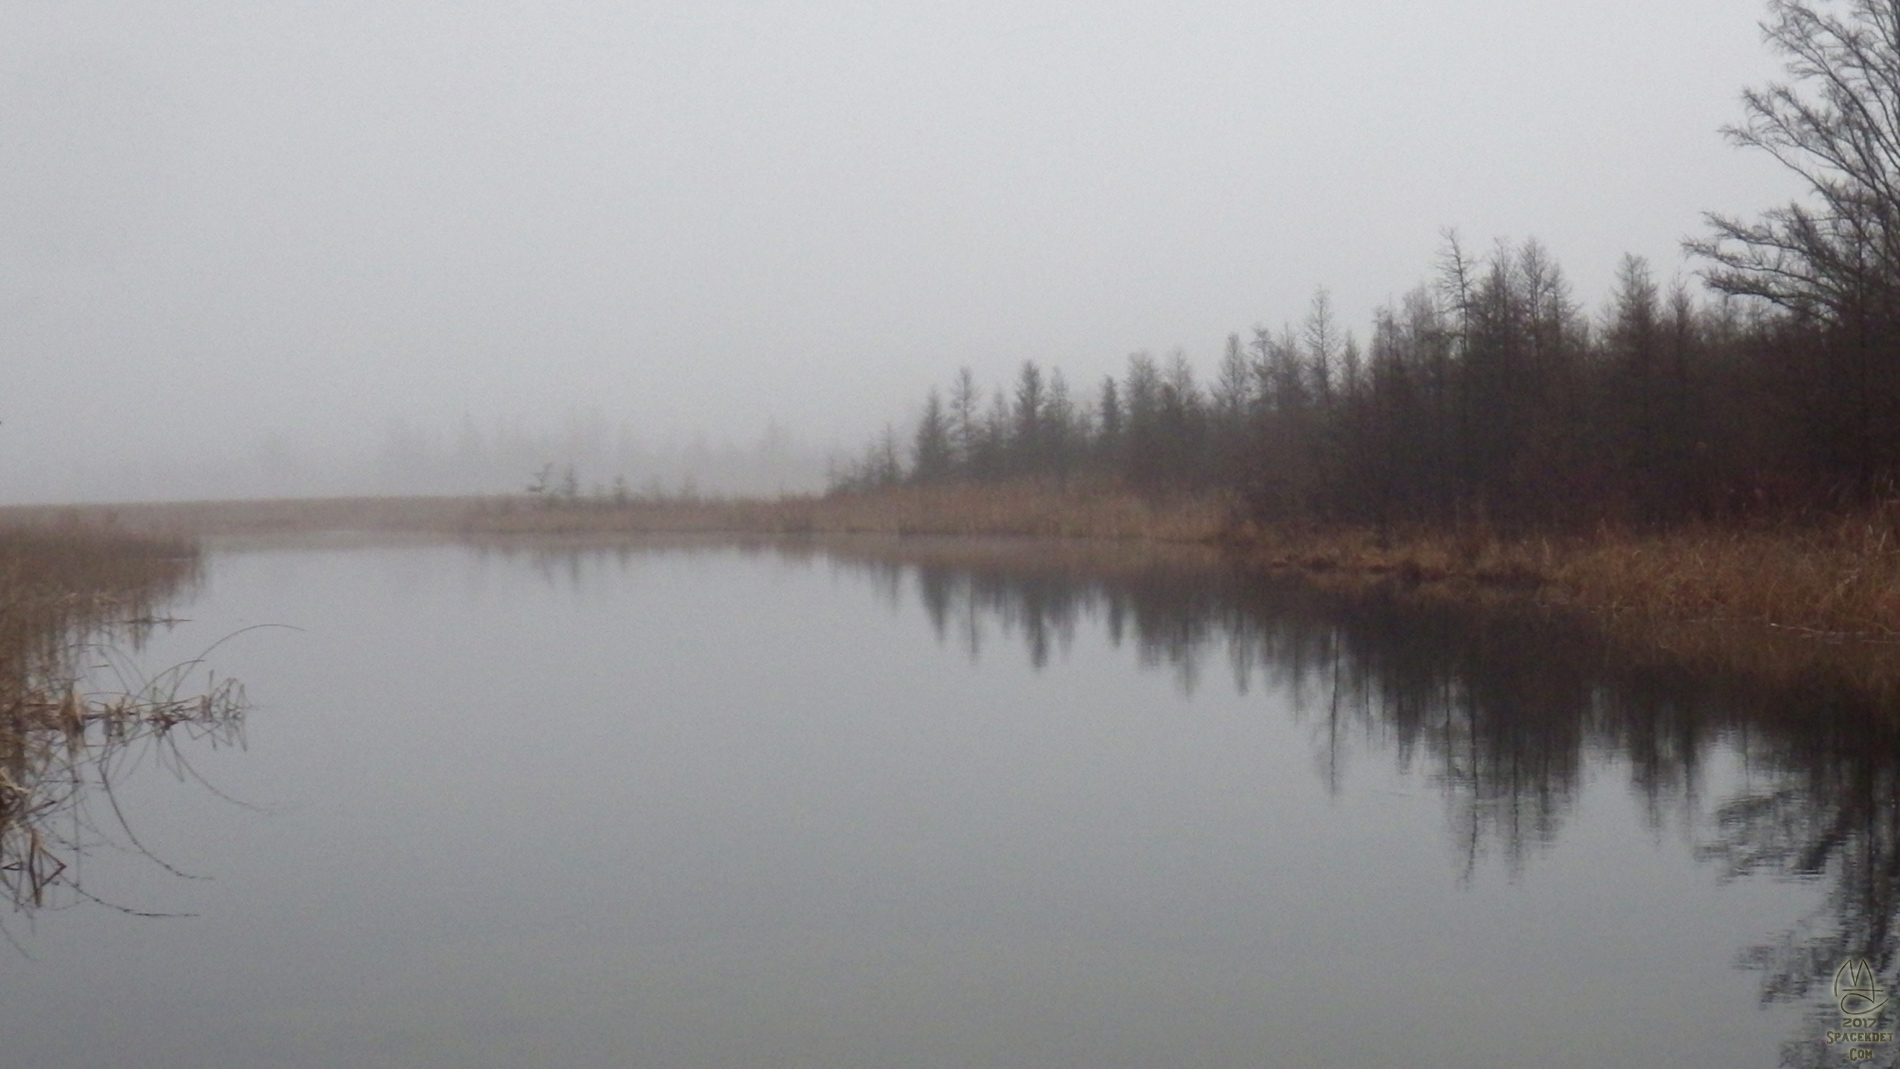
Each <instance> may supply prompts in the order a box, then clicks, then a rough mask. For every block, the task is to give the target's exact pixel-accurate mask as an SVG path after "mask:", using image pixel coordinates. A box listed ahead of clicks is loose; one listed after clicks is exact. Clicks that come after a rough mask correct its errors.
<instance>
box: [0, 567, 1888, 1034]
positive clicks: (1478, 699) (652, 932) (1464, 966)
mask: <svg viewBox="0 0 1900 1069" xmlns="http://www.w3.org/2000/svg"><path fill="white" fill-rule="evenodd" d="M209 573H210V574H209V578H208V581H207V584H206V588H205V590H204V591H203V593H202V594H201V595H200V597H199V598H198V599H197V600H196V601H195V602H194V603H193V604H191V605H190V606H189V607H188V608H185V609H182V610H180V611H181V614H182V615H186V616H190V617H191V618H192V622H190V623H189V624H185V625H181V626H179V627H177V628H175V629H174V630H173V631H171V632H170V633H169V634H167V635H163V636H160V637H159V638H158V639H157V640H156V641H155V642H154V644H153V648H152V649H150V650H148V651H147V653H146V657H147V660H148V663H150V664H152V665H160V664H165V663H169V662H170V661H172V660H177V659H181V658H183V657H187V656H191V655H194V654H196V653H197V652H199V651H201V650H202V649H203V648H204V647H205V646H207V645H209V644H211V643H212V642H214V641H216V640H217V639H218V638H220V637H221V636H225V635H227V634H230V633H232V632H235V631H238V630H239V629H240V628H243V627H246V626H249V625H252V624H260V623H271V624H285V625H291V626H293V627H295V628H298V629H299V630H289V629H285V628H271V629H263V630H256V631H249V632H245V633H243V634H239V635H237V636H235V637H233V638H231V639H230V640H229V641H227V642H225V643H224V644H223V645H221V646H220V647H219V648H218V649H217V650H215V651H214V652H213V654H212V655H211V659H212V663H214V664H215V665H216V667H217V668H218V669H219V671H220V672H228V673H231V674H235V675H237V676H240V677H242V678H243V679H244V680H245V682H246V683H247V684H248V686H249V690H250V694H251V696H252V699H253V700H254V702H255V703H256V707H255V709H254V711H253V712H252V713H251V715H250V721H249V728H248V732H249V740H248V742H249V744H248V748H247V749H245V750H243V751H232V750H208V751H203V752H197V753H191V752H190V750H189V747H187V752H188V756H190V757H191V759H192V763H193V768H194V769H195V770H196V771H197V772H199V773H202V775H203V776H204V778H205V779H206V780H208V781H209V782H210V784H212V785H213V786H215V787H216V788H217V791H219V792H221V793H222V794H223V795H225V796H228V798H230V799H236V800H238V801H240V802H243V803H248V805H249V806H251V807H254V808H247V807H246V806H245V805H239V804H234V803H233V802H232V801H229V800H226V798H223V797H219V796H218V795H217V794H214V793H213V792H212V791H210V790H207V789H206V787H205V786H204V785H202V784H200V783H197V782H194V781H191V780H189V779H187V780H185V781H183V782H181V781H179V780H178V779H176V778H174V777H172V776H171V775H169V774H168V773H167V772H166V770H164V769H162V768H159V767H156V766H154V767H151V768H147V769H145V770H144V771H143V773H142V774H140V775H136V776H121V777H120V780H119V788H118V792H117V798H118V801H119V802H120V804H121V806H122V807H124V808H125V809H127V811H128V812H129V813H130V814H132V819H131V824H132V827H133V830H134V831H135V832H136V833H137V834H138V836H139V837H140V841H141V842H142V843H143V844H144V845H145V846H146V847H148V848H149V849H150V850H151V851H152V852H153V853H155V854H156V855H157V856H158V857H160V858H162V859H163V860H164V861H165V862H167V863H169V864H170V865H172V866H175V867H176V868H178V869H181V870H183V871H185V872H187V873H191V874H199V875H205V876H208V877H211V878H210V879H206V880H196V879H183V878H180V877H178V876H175V875H173V874H171V873H168V872H166V871H165V870H164V869H162V868H160V867H159V866H157V865H155V864H154V863H153V862H152V861H150V860H149V859H147V858H145V857H143V856H141V855H140V854H139V853H137V852H136V851H133V850H129V849H119V850H114V849H102V850H98V851H95V852H94V853H93V854H92V855H90V856H89V857H88V858H86V860H85V868H84V871H83V876H84V880H85V886H86V887H87V889H88V890H90V891H91V892H92V893H95V894H98V895H100V896H102V897H104V898H106V899H108V900H110V901H112V902H117V903H123V904H126V905H130V906H133V907H136V908H138V909H141V910H148V911H151V910H156V911H174V912H188V913H191V914H194V916H190V917H174V918H168V919H151V918H142V917H133V916H126V915H122V914H120V913H116V912H113V911H111V910H109V909H106V908H103V907H101V906H98V905H92V904H83V903H82V904H79V905H75V906H73V908H69V909H61V910H43V911H40V912H38V913H36V914H33V915H31V916H21V915H16V916H14V917H13V918H12V919H11V920H9V921H8V922H7V924H6V927H7V930H8V932H9V933H10V934H11V935H12V936H13V938H14V939H15V940H16V941H17V942H18V943H19V944H20V947H21V948H23V950H24V952H25V953H24V954H22V953H16V952H13V951H9V950H6V949H5V948H4V947H0V976H4V983H0V1036H4V1039H3V1040H0V1062H4V1064H9V1065H23V1066H24V1065H31V1066H102V1065H139V1066H151V1067H158V1066H179V1067H184V1066H194V1067H196V1066H214V1065H215V1066H456V1067H468V1066H541V1065H546V1066H626V1065H639V1066H823V1067H842V1066H966V1065H983V1066H1163V1065H1196V1066H1279V1065H1284V1066H1294V1065H1302V1066H1325V1065H1342V1066H1343V1065H1350V1066H1525V1065H1538V1066H1571V1065H1575V1066H1586V1065H1587V1066H1599V1065H1671V1066H1773V1065H1777V1064H1780V1063H1782V1062H1783V1061H1784V1060H1785V1061H1786V1062H1788V1063H1790V1064H1802V1065H1806V1064H1848V1061H1847V1059H1848V1057H1849V1054H1848V1051H1849V1046H1848V1045H1847V1044H1842V1043H1835V1044H1832V1045H1830V1044H1828V1043H1826V1041H1825V1040H1826V1036H1825V1035H1824V1031H1825V1030H1826V1029H1829V1028H1836V1029H1837V1028H1839V1027H1840V1024H1839V1017H1840V1012H1839V1008H1838V1006H1837V1004H1836V1001H1835V997H1834V992H1833V989H1832V980H1833V976H1834V973H1835V970H1836V969H1837V967H1838V966H1839V964H1840V963H1841V962H1842V961H1844V960H1846V959H1847V958H1849V957H1852V956H1865V957H1866V958H1867V959H1868V960H1869V961H1870V963H1871V964H1872V965H1873V966H1874V968H1875V970H1876V971H1877V973H1878V978H1879V983H1880V984H1881V985H1883V986H1885V985H1890V984H1896V983H1900V979H1897V978H1896V975H1895V971H1896V970H1895V965H1896V958H1895V953H1894V944H1895V939H1896V935H1895V933H1894V931H1893V930H1892V928H1893V922H1894V919H1895V915H1896V912H1900V816H1897V814H1900V806H1896V804H1895V803H1896V793H1897V792H1900V778H1897V777H1896V772H1897V771H1900V742H1897V741H1896V734H1895V732H1894V729H1893V728H1892V727H1891V726H1884V724H1885V722H1884V721H1883V720H1882V719H1881V718H1879V717H1876V716H1872V715H1869V714H1868V713H1867V712H1866V711H1864V710H1861V709H1859V708H1857V707H1855V706H1854V702H1853V700H1852V699H1851V698H1844V697H1841V696H1839V695H1830V694H1829V693H1826V692H1824V691H1822V690H1820V689H1818V688H1806V689H1803V688H1798V687H1792V688H1788V689H1787V690H1785V691H1779V692H1777V691H1775V690H1774V689H1772V688H1767V687H1763V686H1760V685H1749V684H1744V683H1740V682H1735V681H1724V680H1721V679H1710V678H1696V677H1691V676H1689V675H1686V674H1683V673H1681V672H1678V671H1676V670H1674V669H1670V668H1668V667H1666V666H1663V665H1658V664H1648V665H1642V664H1632V663H1627V662H1625V661H1623V660H1620V659H1618V658H1616V657H1614V656H1611V655H1609V654H1607V653H1606V652H1605V651H1604V650H1603V649H1601V648H1599V647H1597V646H1596V645H1595V644H1594V643H1593V642H1592V641H1591V640H1589V639H1587V638H1585V637H1581V636H1578V635H1575V634H1567V633H1565V632H1563V631H1562V630H1561V629H1556V628H1546V627H1544V626H1543V625H1540V624H1538V623H1536V622H1535V621H1527V620H1523V619H1499V618H1491V619H1483V618H1474V617H1469V616H1460V615H1457V614H1452V613H1447V612H1432V611H1428V610H1421V609H1417V608H1406V607H1405V606H1403V605H1399V604H1394V603H1390V602H1381V601H1378V600H1370V601H1366V600H1360V601H1350V600H1340V599H1331V598H1327V597H1323V596H1320V595H1317V594H1314V593H1312V592H1310V591H1301V590H1300V589H1299V588H1294V587H1275V586H1272V585H1268V584H1262V583H1258V582H1251V583H1248V582H1241V581H1239V580H1238V579H1237V578H1236V577H1234V576H1232V575H1228V574H1225V573H1221V572H1218V571H1204V570H1194V569H1189V568H1168V567H1161V566H1153V567H1138V568H1137V567H1123V568H1120V569H1118V570H1114V571H1111V572H1106V573H1099V574H1097V573H1090V572H1088V571H1086V570H1082V569H1075V568H1068V569H1062V568H1053V567H1042V566H1039V565H1037V564H1034V563H1033V562H1030V561H1027V560H1021V559H1019V560H1016V561H1015V562H1014V563H1013V564H1010V565H1008V566H1007V567H988V566H986V567H982V568H974V569H972V568H965V567H957V566H951V565H927V566H926V565H919V564H909V563H893V562H892V561H891V560H888V559H886V560H878V559H873V558H871V557H869V556H859V557H857V558H856V559H851V558H849V557H848V556H847V557H838V556H826V555H822V554H802V555H800V554H784V553H776V552H768V553H746V552H741V551H739V550H736V549H702V550H695V551H685V550H679V549H672V550H666V551H658V550H656V551H631V550H629V551H619V552H594V553H568V554H552V553H541V554H537V553H532V552H516V553H502V552H495V551H488V552H482V551H477V550H473V549H467V548H457V547H406V548H367V549H365V548H357V549H347V550H310V549H286V550H281V551H269V552H243V553H230V554H224V555H219V556H216V557H214V558H213V559H212V561H211V563H210V567H209ZM28 955H30V957H29V956H28ZM1879 1012H1880V1013H1882V1014H1884V1015H1885V1016H1884V1023H1883V1024H1882V1027H1884V1028H1888V1029H1891V1028H1892V1027H1893V1025H1892V1021H1893V1019H1894V1012H1893V1007H1892V1006H1891V1005H1889V1006H1887V1007H1886V1008H1884V1009H1883V1010H1881V1011H1879ZM1870 1052H1871V1054H1872V1055H1873V1057H1872V1062H1873V1064H1890V1063H1892V1062H1893V1061H1894V1059H1895V1055H1896V1053H1900V1045H1896V1044H1893V1043H1886V1044H1883V1045H1878V1046H1875V1047H1872V1048H1871V1049H1870Z"/></svg>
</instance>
